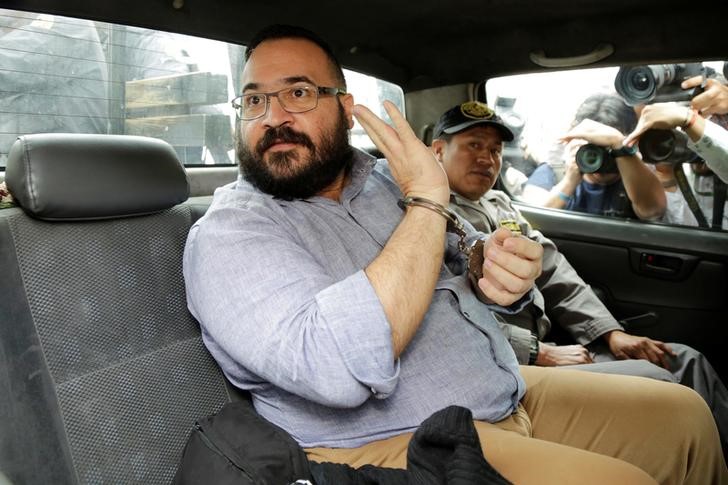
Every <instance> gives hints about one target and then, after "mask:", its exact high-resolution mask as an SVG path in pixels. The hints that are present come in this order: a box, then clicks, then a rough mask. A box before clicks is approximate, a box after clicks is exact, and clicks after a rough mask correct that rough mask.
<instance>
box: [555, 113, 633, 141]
mask: <svg viewBox="0 0 728 485" xmlns="http://www.w3.org/2000/svg"><path fill="white" fill-rule="evenodd" d="M574 139H582V140H586V141H587V142H588V143H593V144H595V145H599V146H601V147H612V148H620V147H621V146H622V141H623V140H624V135H623V134H622V133H620V132H619V130H617V129H616V128H612V127H611V126H607V125H604V124H602V123H598V122H596V121H594V120H589V119H586V120H583V121H582V122H581V123H579V124H578V125H576V126H575V127H573V128H572V129H571V130H569V132H568V133H567V134H566V135H564V136H563V137H561V141H562V142H564V143H568V142H570V141H571V140H574Z"/></svg>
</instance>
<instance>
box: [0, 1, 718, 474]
mask: <svg viewBox="0 0 728 485" xmlns="http://www.w3.org/2000/svg"><path fill="white" fill-rule="evenodd" d="M0 8H2V9H4V10H3V11H2V12H0V59H3V58H4V56H8V58H10V57H12V56H13V55H15V56H19V58H21V59H29V58H31V57H32V56H33V55H35V54H42V56H45V57H44V58H43V60H40V61H39V65H40V66H41V67H39V68H37V69H38V70H37V71H33V72H31V71H29V70H28V69H30V68H28V67H11V66H10V65H9V64H8V63H7V62H1V63H0V79H5V80H6V81H5V82H3V83H2V84H1V85H2V86H4V87H0V151H3V150H4V149H3V148H2V146H4V145H3V143H4V144H5V145H7V147H10V148H9V149H8V150H7V151H5V152H3V153H2V157H3V158H0V182H3V181H4V182H5V184H6V185H7V187H8V188H10V189H12V196H13V199H14V200H13V203H12V204H11V205H12V206H8V207H4V206H2V205H0V261H1V263H0V422H2V424H0V485H4V484H5V483H8V484H26V483H27V484H36V483H37V484H41V483H43V484H45V483H53V484H77V483H145V484H146V483H170V481H171V480H172V479H173V477H174V475H175V472H176V470H177V465H178V463H179V459H180V455H181V452H182V449H183V447H184V444H185V441H186V439H187V436H188V434H189V432H190V430H191V429H192V427H193V425H194V423H195V421H196V420H197V419H199V418H201V417H203V416H207V415H210V414H212V413H214V412H216V411H217V410H219V409H220V408H221V407H222V406H223V405H224V404H225V403H227V402H230V401H233V400H240V399H243V400H244V399H246V395H245V393H243V392H241V391H239V390H237V389H235V388H234V387H233V386H231V385H230V384H229V383H228V382H227V381H226V379H225V377H224V376H223V374H222V373H221V371H220V370H219V368H218V367H217V365H216V363H215V362H214V360H213V359H212V357H211V356H210V355H209V354H208V352H207V351H206V349H205V347H204V345H203V343H202V338H201V335H200V328H199V324H198V323H197V322H196V321H195V319H194V318H193V317H192V316H191V315H190V313H189V311H188V310H187V303H186V296H185V286H184V280H183V277H182V251H183V249H184V245H185V239H186V236H187V232H188V230H189V228H190V227H191V225H192V224H193V223H194V222H195V221H196V220H197V219H199V218H200V217H201V216H202V215H203V214H204V213H205V210H206V209H207V207H209V203H210V201H211V199H212V196H213V193H214V190H215V189H216V188H217V187H219V186H221V185H224V184H227V183H231V182H233V181H235V180H236V178H237V176H238V170H237V166H236V162H235V156H234V128H235V124H234V121H235V117H234V115H232V111H231V110H230V107H229V101H230V99H232V98H233V97H234V96H235V95H237V92H238V91H237V90H238V88H239V86H238V82H239V78H240V72H241V66H242V63H243V52H244V48H245V45H246V44H247V43H248V42H249V40H250V38H251V37H252V35H253V34H254V33H255V32H256V31H257V30H259V29H260V28H262V27H264V26H266V25H269V24H273V23H282V24H293V25H300V26H303V27H306V28H308V29H311V30H312V31H314V32H317V33H318V34H319V35H321V37H322V38H324V39H326V40H327V42H329V43H330V44H331V45H332V48H333V50H334V52H335V53H336V55H337V56H338V58H339V60H340V61H341V63H342V65H343V66H344V67H345V68H346V69H347V70H348V71H347V79H349V78H348V76H349V74H351V76H352V78H351V79H352V80H353V81H351V82H349V84H350V87H349V89H350V91H351V92H352V93H353V94H354V95H355V97H357V96H358V95H357V89H359V88H360V87H361V88H362V89H364V87H366V88H367V89H369V91H367V93H369V92H371V93H373V94H372V95H371V98H367V96H369V94H366V95H364V96H362V97H361V98H362V99H365V98H366V102H367V103H369V105H370V106H373V107H376V106H380V105H381V100H382V99H385V98H387V99H392V100H394V101H395V103H396V104H397V105H398V106H399V107H400V109H402V110H403V111H404V112H405V113H406V117H407V120H408V121H409V123H410V124H411V126H412V127H413V129H414V131H415V133H417V134H418V135H419V136H420V137H421V138H422V140H423V141H424V142H426V143H428V142H429V141H430V138H431V134H432V127H433V124H434V122H435V120H436V119H437V118H438V116H439V115H440V114H441V113H442V112H443V111H445V110H446V109H448V108H450V107H452V106H453V105H455V104H458V103H461V102H464V101H467V100H481V101H484V102H488V103H489V105H494V104H495V103H496V101H495V97H494V94H493V92H489V83H488V81H489V80H492V79H496V78H501V77H504V76H512V75H523V74H528V73H552V72H557V71H564V70H566V71H569V70H576V69H582V68H583V69H586V68H615V67H617V66H627V65H644V64H668V63H678V62H695V61H696V60H700V61H716V62H717V61H720V62H723V61H725V60H728V59H727V58H726V52H728V37H726V36H725V35H724V23H725V19H726V18H728V4H726V3H725V2H719V1H715V0H708V1H706V2H703V3H701V4H700V5H693V4H687V3H685V2H678V1H677V0H667V1H656V0H648V1H644V2H639V3H638V4H637V3H635V2H628V1H626V0H610V1H602V0H586V1H582V2H577V3H574V2H566V1H564V0H558V1H555V2H532V1H527V0H514V1H511V2H472V1H468V0H457V1H454V2H448V3H442V2H435V1H432V0H426V1H424V2H418V3H417V4H416V5H414V4H412V3H409V2H381V1H369V2H365V1H361V0H352V1H350V2H346V3H341V2H333V1H330V0H321V1H319V2H315V3H305V2H304V3H300V2H297V3H294V2H288V1H286V0H282V1H272V2H258V1H249V2H239V1H232V0H207V1H201V0H154V1H149V0H146V1H142V0H127V1H125V2H92V1H89V0H66V1H64V2H57V1H53V0H0ZM5 9H7V10H5ZM66 19H67V20H66ZM14 21H18V22H19V23H17V24H14V23H13V22H14ZM78 22H81V23H78ZM64 26H65V28H67V31H55V30H54V29H55V28H56V27H58V28H59V29H62V28H64ZM86 27H89V28H93V29H94V30H93V35H94V36H95V37H94V39H95V42H97V43H98V44H99V45H101V46H102V48H100V50H99V52H100V53H101V54H103V55H104V56H105V58H106V59H107V61H105V62H104V63H103V64H102V68H101V74H100V75H101V76H103V79H104V85H105V86H108V90H109V93H108V94H105V95H104V97H103V98H99V95H98V94H95V93H94V92H93V90H92V89H91V88H89V89H87V90H86V91H85V94H84V95H83V96H82V97H83V98H84V99H85V100H87V101H88V100H90V101H92V102H93V101H94V100H95V101H97V102H99V103H97V105H96V107H97V108H99V107H100V109H102V110H103V113H105V114H104V115H103V116H102V115H89V114H88V112H78V113H74V114H72V117H73V118H74V119H78V120H87V119H89V118H94V119H101V118H103V123H102V125H103V126H101V128H100V129H96V128H94V129H93V130H92V129H90V128H89V129H87V128H83V127H82V128H78V127H77V126H74V127H73V128H69V127H68V126H64V125H63V124H62V123H58V124H56V125H54V126H51V127H45V128H40V129H39V128H36V127H34V125H33V124H31V123H26V124H24V123H23V122H20V121H18V122H16V121H13V120H15V119H16V118H17V119H20V117H18V116H17V115H18V114H19V113H20V114H24V115H29V116H40V117H43V118H53V119H56V118H59V117H58V116H57V115H47V114H46V113H45V112H43V111H42V109H44V108H45V106H47V104H48V103H49V101H48V98H50V97H51V96H49V90H50V88H49V87H48V85H47V84H44V83H42V82H41V83H39V84H37V85H35V86H34V87H33V88H31V89H29V90H28V91H27V92H23V93H22V94H23V96H24V103H26V104H25V105H24V106H25V108H23V109H19V108H17V107H15V105H12V104H11V102H12V101H11V99H12V98H13V96H15V95H17V94H18V93H17V92H15V91H16V88H14V87H13V85H12V84H11V83H10V81H8V79H14V78H11V77H4V76H12V75H13V74H15V75H18V74H20V75H21V76H22V77H24V78H28V77H32V76H34V75H39V74H42V73H43V72H44V69H46V68H48V69H50V67H48V66H51V65H53V64H54V63H56V61H55V60H52V59H56V58H57V59H71V60H73V59H75V58H74V51H65V50H62V49H61V48H56V49H54V48H50V49H48V50H44V51H43V52H41V51H40V50H38V51H34V52H33V53H32V54H30V53H29V52H27V51H24V50H23V45H20V46H19V45H18V44H14V45H11V44H10V43H9V41H8V40H7V39H8V38H9V37H6V35H7V34H9V33H12V32H16V33H18V32H22V33H24V34H27V35H31V36H34V35H40V34H39V33H43V34H44V35H46V37H47V38H58V39H61V40H63V39H67V38H70V37H74V35H75V33H78V32H81V31H82V30H83V29H84V28H86ZM148 29H152V30H153V31H154V32H161V33H164V34H165V35H175V36H180V37H172V40H173V42H172V43H171V44H169V43H168V44H166V47H165V48H161V47H158V46H156V45H153V44H151V43H146V44H145V42H152V41H151V40H148V39H147V40H144V39H142V37H143V35H142V32H146V31H147V30H148ZM58 32H61V33H58ZM135 35H138V36H139V39H135V40H134V42H138V45H141V46H142V47H140V48H139V52H142V53H143V54H144V53H153V54H155V55H157V54H159V55H166V54H167V51H168V48H169V46H170V45H174V44H175V42H177V43H178V44H179V43H180V42H183V40H181V39H190V40H189V46H190V48H189V49H182V51H184V52H183V55H187V54H190V53H195V50H196V51H197V52H196V53H197V54H198V58H201V59H200V61H199V63H198V64H199V66H202V67H201V68H200V69H197V70H185V71H175V70H174V69H176V68H172V67H170V68H169V70H168V71H160V72H151V71H148V70H147V71H145V72H142V71H143V70H142V69H141V68H140V73H138V74H134V75H132V74H131V73H130V72H131V71H125V72H122V70H121V69H120V66H124V69H129V67H140V66H141V63H142V61H133V62H132V61H128V62H127V61H123V60H122V59H123V58H122V57H121V56H122V55H123V53H122V52H121V48H122V47H123V46H124V45H125V43H126V42H131V40H130V39H133V38H134V36H135ZM182 36H184V37H182ZM78 38H79V39H80V40H79V42H81V43H83V45H87V44H88V43H89V42H91V41H90V40H89V39H90V38H89V37H81V36H80V34H79V37H78ZM175 39H176V41H175ZM24 42H25V44H24V45H26V46H27V45H28V41H27V40H26V41H24ZM59 42H60V41H59ZM57 45H62V44H57ZM74 45H76V46H79V45H81V44H74ZM175 48H179V46H178V45H176V46H175ZM78 49H80V47H78ZM200 54H201V55H200ZM89 55H90V54H89ZM51 56H53V58H51ZM206 56H207V57H208V59H205V57H206ZM172 57H173V56H171V55H170V56H167V57H165V60H164V61H161V60H156V61H151V62H149V63H148V64H150V65H152V64H153V65H154V66H153V67H157V68H160V67H161V66H167V65H172V62H173V61H172V59H171V58H172ZM213 57H214V58H215V59H218V58H219V59H222V60H223V61H224V63H225V66H226V73H225V74H220V73H215V72H214V71H213V70H212V69H207V68H205V67H204V62H211V59H212V58H213ZM109 59H110V60H109ZM86 61H89V62H90V64H89V65H87V66H86V67H85V68H88V72H90V71H91V70H93V69H94V68H95V67H94V66H95V65H94V62H97V61H93V59H91V58H89V59H86ZM203 61H204V62H203ZM124 62H127V64H124ZM135 62H136V63H138V64H135ZM144 62H147V61H144ZM174 62H177V63H178V64H179V65H182V64H185V63H187V61H185V60H182V61H179V60H177V61H174ZM190 64H191V63H190ZM73 66H74V65H72V64H71V65H65V64H63V65H62V66H61V67H60V69H63V72H64V75H63V76H61V77H63V79H64V80H65V81H64V82H68V83H71V84H76V85H78V84H83V82H84V79H85V77H84V76H86V75H85V74H80V72H83V69H85V68H82V67H73ZM96 67H98V66H96ZM77 69H78V71H77ZM185 69H186V68H185ZM160 73H161V74H160ZM170 73H172V74H170ZM357 76H361V77H360V78H359V77H357ZM160 93H161V94H160ZM179 93H182V94H181V95H180V94H179ZM180 96H181V97H183V98H184V99H181V97H180ZM68 99H69V98H68V97H67V96H66V95H64V94H62V93H61V94H58V95H56V96H55V101H54V103H57V104H58V106H59V109H63V107H64V104H70V103H69V102H68ZM36 101H37V103H36ZM34 103H35V104H37V105H38V106H41V105H42V107H41V108H39V107H36V106H35V104H34ZM565 110H566V108H565ZM21 112H22V113H21ZM382 113H383V111H382V110H380V111H379V114H380V115H382ZM3 118H4V119H5V120H9V121H12V123H14V124H12V126H11V127H8V126H10V125H7V124H4V123H5V122H4V121H3ZM358 130H359V131H357V128H355V129H354V130H353V131H352V134H351V136H352V143H353V144H357V143H359V142H361V143H360V144H359V145H357V146H360V147H361V148H363V149H366V150H368V151H370V152H372V153H375V154H376V153H378V152H377V149H376V147H375V146H373V144H372V143H371V142H370V141H369V140H368V139H367V137H366V135H365V134H364V133H363V131H362V130H361V127H359V128H358ZM354 142H357V143H354ZM501 188H503V187H501ZM506 190H507V188H506ZM517 207H518V208H519V210H521V212H522V213H523V215H524V216H525V217H526V218H527V219H528V221H529V222H530V223H531V224H532V225H533V226H534V228H536V229H538V230H540V231H541V232H543V233H544V234H545V235H546V236H547V237H549V238H551V239H552V240H553V241H554V242H555V243H556V244H557V246H558V247H559V249H560V250H561V252H562V253H563V254H564V255H565V256H566V257H567V259H568V260H569V261H570V262H571V264H572V265H573V266H574V268H575V269H576V270H577V271H578V273H579V274H580V275H581V276H582V278H583V279H584V280H585V281H586V282H588V283H589V284H590V285H591V286H592V288H593V289H594V290H595V291H596V292H597V294H598V295H599V297H600V298H601V299H602V300H603V301H604V303H605V304H606V305H607V307H608V308H609V310H610V311H611V312H612V313H613V314H614V315H615V317H616V318H617V319H618V320H620V321H621V322H622V323H623V324H624V326H625V328H626V329H627V330H628V331H630V332H631V333H633V334H635V335H644V336H648V337H651V338H654V339H658V340H662V341H665V342H681V343H685V344H688V345H690V346H692V347H694V348H696V349H698V350H700V351H701V352H702V353H703V354H705V356H706V357H707V358H708V359H709V360H710V361H711V363H712V364H713V366H714V367H715V369H716V370H717V371H718V373H719V375H720V376H721V377H722V378H723V380H724V381H725V380H726V378H728V356H726V353H725V352H724V343H725V342H726V341H728V328H727V325H726V324H727V323H728V298H726V296H727V295H728V232H726V231H724V230H720V229H710V228H698V227H685V226H680V225H672V224H662V223H654V222H644V221H636V220H627V219H619V218H610V217H604V216H595V215H589V214H583V213H576V212H567V211H563V210H554V209H548V208H544V207H539V206H536V205H532V204H529V203H527V202H523V201H522V202H517ZM241 318H244V315H243V316H241ZM251 338H254V336H251ZM552 338H553V341H555V342H563V343H565V342H568V339H569V337H568V336H567V335H565V334H562V333H560V332H558V330H555V331H554V335H553V336H552Z"/></svg>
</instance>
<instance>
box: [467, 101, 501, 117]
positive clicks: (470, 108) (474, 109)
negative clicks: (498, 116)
mask: <svg viewBox="0 0 728 485" xmlns="http://www.w3.org/2000/svg"><path fill="white" fill-rule="evenodd" d="M460 112H461V113H462V114H463V115H464V116H467V117H468V118H472V119H474V120H489V119H491V118H492V117H493V116H495V111H493V110H492V109H490V108H489V107H488V105H487V104H485V103H480V102H478V101H468V102H467V103H463V104H461V105H460Z"/></svg>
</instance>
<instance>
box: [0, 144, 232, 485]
mask: <svg viewBox="0 0 728 485" xmlns="http://www.w3.org/2000/svg"><path fill="white" fill-rule="evenodd" d="M6 180H7V183H8V187H9V189H10V191H11V192H12V193H13V195H14V196H15V199H16V201H17V202H18V204H19V205H20V206H21V208H20V209H18V208H12V209H5V210H2V211H0V268H2V272H1V275H0V473H3V474H5V476H6V477H7V478H8V479H9V480H10V481H11V482H12V483H18V484H20V483H22V484H26V483H28V484H35V483H39V484H40V483H43V484H46V483H53V484H67V483H73V484H75V483H144V484H150V483H169V482H170V481H171V479H172V477H173V476H174V473H175V471H176V467H177V463H178V460H179V457H180V455H181V451H182V448H183V445H184V443H185V440H186V438H187V435H188V433H189V430H190V429H191V427H192V425H193V424H194V422H195V420H196V419H197V418H199V417H201V416H205V415H208V414H211V413H213V412H216V411H217V410H218V409H220V408H221V407H222V406H223V405H224V404H225V403H226V402H228V401H229V400H230V399H231V396H230V393H229V392H228V390H227V388H226V383H225V379H224V377H223V376H222V374H221V372H220V370H219V368H218V367H217V365H216V364H215V362H214V361H213V359H212V358H211V357H210V355H209V354H208V353H207V351H206V349H205V348H204V346H203V344H202V340H201V337H200V330H199V326H198V324H197V323H196V321H195V320H194V319H193V317H192V316H191V315H190V314H189V312H188V311H187V304H186V299H185V288H184V281H183V277H182V251H183V248H184V244H185V240H186V236H187V232H188V230H189V228H190V226H191V224H192V223H193V222H194V221H195V220H196V218H197V217H199V215H200V214H199V211H196V210H195V208H194V207H190V206H185V205H180V202H182V201H184V200H185V199H186V198H187V194H188V184H187V180H186V176H185V173H184V169H183V168H182V166H181V165H180V163H179V161H178V160H177V158H176V155H175V153H174V151H173V149H172V148H171V147H170V146H169V145H167V144H166V143H164V142H161V141H159V140H153V139H150V138H142V137H124V136H111V135H58V134H48V135H29V136H24V137H21V138H20V139H19V140H18V141H17V142H16V144H15V145H14V146H13V148H12V149H11V152H10V156H9V158H8V167H7V172H6Z"/></svg>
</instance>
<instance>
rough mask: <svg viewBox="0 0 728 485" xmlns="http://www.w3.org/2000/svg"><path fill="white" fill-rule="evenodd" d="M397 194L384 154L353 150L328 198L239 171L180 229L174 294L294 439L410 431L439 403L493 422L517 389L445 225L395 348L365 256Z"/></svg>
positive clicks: (508, 354) (393, 210)
mask: <svg viewBox="0 0 728 485" xmlns="http://www.w3.org/2000/svg"><path fill="white" fill-rule="evenodd" d="M375 166H376V168H375ZM399 197H401V194H400V191H399V189H398V187H397V185H396V184H395V183H394V182H393V180H392V179H391V176H390V175H389V171H388V169H387V167H386V162H384V161H381V162H379V163H377V161H376V160H375V159H374V158H372V157H369V156H368V155H366V154H364V153H362V152H359V151H356V154H355V161H354V164H353V168H352V176H351V181H350V183H349V185H348V186H347V187H346V188H345V189H344V192H343V195H342V200H341V202H335V201H332V200H330V199H327V198H323V197H312V198H309V199H305V200H292V201H285V200H281V199H275V198H273V197H272V196H270V195H268V194H264V193H262V192H260V191H258V190H257V189H255V188H253V187H252V186H251V185H249V184H248V183H247V182H245V181H243V180H239V181H238V182H236V183H233V184H230V185H227V186H224V187H221V188H219V189H218V190H217V191H216V192H215V197H214V200H213V202H212V205H211V207H210V209H209V210H208V212H207V214H206V215H205V216H204V217H203V218H202V219H200V221H198V222H197V224H195V225H194V227H193V228H192V230H191V232H190V235H189V238H188V240H187V246H186V248H185V255H184V276H185V282H186V285H187V298H188V302H189V303H188V304H189V308H190V311H191V312H192V314H193V315H194V316H195V317H196V318H197V319H198V321H199V322H200V324H201V327H202V336H203V339H204V342H205V344H206V345H207V348H208V349H209V350H210V352H211V353H212V355H213V356H214V357H215V359H216V360H217V361H218V363H219V364H220V367H221V368H222V370H223V372H224V373H225V375H226V376H227V377H228V378H229V379H230V381H231V382H232V383H233V384H235V385H236V386H238V387H240V388H242V389H247V390H250V391H251V393H252V396H253V403H254V405H255V408H256V410H257V411H258V412H259V413H260V414H261V415H262V416H264V417H265V418H266V419H268V420H269V421H271V422H273V423H275V424H276V425H278V426H280V427H281V428H283V429H285V430H286V431H288V432H289V433H290V434H291V435H292V436H293V437H294V438H295V439H296V440H297V441H298V442H299V443H300V444H301V446H303V447H314V446H326V447H345V448H350V447H358V446H361V445H364V444H366V443H368V442H370V441H374V440H380V439H384V438H388V437H391V436H394V435H397V434H401V433H405V432H411V431H413V430H414V429H416V428H417V426H418V425H419V424H420V423H421V422H422V421H424V420H425V419H426V418H427V417H429V416H430V415H431V414H432V413H434V412H435V411H438V410H440V409H442V408H444V407H446V406H448V405H452V404H456V405H460V406H464V407H467V408H469V409H471V410H472V412H473V416H474V417H475V418H476V419H480V420H485V421H490V422H494V421H498V420H501V419H503V418H505V417H507V416H509V415H510V414H512V413H513V412H514V410H515V409H516V406H517V404H518V401H519V400H520V399H521V397H523V394H524V393H525V384H524V382H523V380H522V378H521V376H520V374H519V372H518V364H517V362H516V358H515V355H514V353H513V350H512V349H511V347H510V345H509V343H508V341H507V340H506V339H505V337H504V335H503V334H502V333H501V331H500V329H499V327H498V324H497V323H496V321H495V319H494V318H493V315H492V314H491V311H490V309H489V308H488V306H486V305H484V304H483V303H481V302H480V301H479V300H478V299H477V298H476V296H475V294H474V292H473V291H472V289H471V288H470V284H469V282H468V279H467V277H466V275H464V274H458V273H459V271H458V270H457V269H456V268H459V267H462V266H463V264H462V263H463V259H462V255H460V253H458V252H457V250H456V238H455V237H454V236H451V235H450V236H449V237H448V242H447V244H448V248H447V251H446V256H445V263H443V265H442V267H441V270H440V276H439V281H438V283H437V286H436V290H435V293H434V296H433V298H432V303H431V305H430V307H429V309H428V311H427V313H426V315H425V317H424V319H423V321H422V324H421V325H420V327H419V329H418V331H417V333H416V335H415V337H414V338H413V339H412V341H411V342H410V344H409V345H408V346H407V348H406V349H405V351H404V352H403V353H402V355H401V356H400V358H398V359H395V358H394V352H393V349H392V341H391V330H390V326H389V323H388V322H387V318H386V316H385V314H384V310H383V308H382V305H381V303H380V301H379V299H378V298H377V295H376V293H375V292H374V289H373V287H372V285H371V283H370V282H369V280H368V278H367V276H366V274H365V273H364V268H366V267H367V266H368V265H369V264H370V263H371V262H372V260H374V258H376V257H377V255H378V254H379V253H380V251H381V250H382V248H383V247H384V245H385V243H386V242H387V240H388V239H389V237H390V235H391V234H392V232H393V231H394V229H395V228H396V227H397V225H398V224H399V222H400V220H401V219H402V216H403V212H402V210H401V209H400V208H399V207H398V206H397V200H398V199H399ZM476 235H477V234H473V237H475V236H476ZM412 250H413V251H417V248H416V247H415V248H412ZM423 257H426V255H423ZM526 300H528V298H524V300H523V301H522V302H519V304H518V305H514V307H513V308H511V309H510V310H511V311H517V310H519V309H520V308H521V307H522V306H523V305H524V304H525V303H526ZM493 308H494V309H496V310H498V311H504V312H510V311H509V310H506V309H504V308H501V307H497V306H494V307H493Z"/></svg>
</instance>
